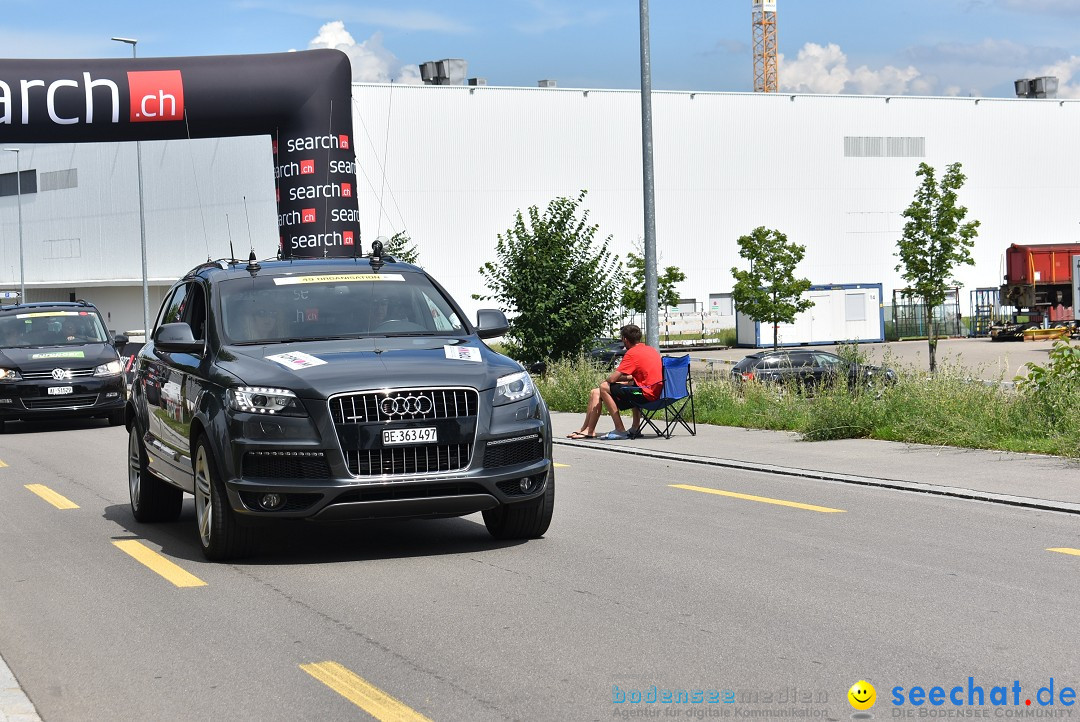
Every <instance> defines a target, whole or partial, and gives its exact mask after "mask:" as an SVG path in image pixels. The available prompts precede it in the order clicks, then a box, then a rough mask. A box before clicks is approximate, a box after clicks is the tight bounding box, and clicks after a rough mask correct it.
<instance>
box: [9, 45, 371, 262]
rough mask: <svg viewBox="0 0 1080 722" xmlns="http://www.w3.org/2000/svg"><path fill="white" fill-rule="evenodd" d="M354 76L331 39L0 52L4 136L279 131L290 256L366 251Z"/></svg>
mask: <svg viewBox="0 0 1080 722" xmlns="http://www.w3.org/2000/svg"><path fill="white" fill-rule="evenodd" d="M351 79H352V73H351V68H350V64H349V58H348V56H347V55H345V53H342V52H341V51H339V50H326V49H324V50H305V51H302V52H295V53H273V54H267V55H220V56H204V57H189V58H138V59H135V58H132V59H125V60H100V59H92V60H0V142H2V143H85V142H101V141H132V140H170V139H178V138H212V137H223V136H234V135H269V136H270V138H271V142H272V145H273V152H274V175H275V177H276V182H275V187H276V189H277V210H278V228H279V231H280V238H279V248H280V251H281V255H282V257H284V258H299V257H307V256H320V257H321V256H353V255H361V250H360V247H359V241H360V224H359V218H358V210H357V202H356V166H355V158H356V156H355V154H354V152H353V145H352V143H353V137H352V108H351V102H352V97H351V93H352V87H351Z"/></svg>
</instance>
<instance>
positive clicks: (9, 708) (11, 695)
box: [0, 656, 41, 722]
mask: <svg viewBox="0 0 1080 722" xmlns="http://www.w3.org/2000/svg"><path fill="white" fill-rule="evenodd" d="M0 722H41V717H39V716H38V713H37V710H36V709H35V708H34V703H33V702H31V701H30V698H29V697H27V696H26V693H25V692H23V691H22V687H20V686H19V681H18V680H17V679H15V675H13V674H12V673H11V670H10V669H8V666H7V663H6V662H5V661H4V658H3V657H2V656H0Z"/></svg>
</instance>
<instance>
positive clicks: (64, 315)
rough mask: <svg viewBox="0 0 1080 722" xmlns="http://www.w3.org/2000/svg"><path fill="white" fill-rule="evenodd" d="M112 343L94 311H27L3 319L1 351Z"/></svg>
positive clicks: (0, 339)
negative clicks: (109, 341)
mask: <svg viewBox="0 0 1080 722" xmlns="http://www.w3.org/2000/svg"><path fill="white" fill-rule="evenodd" d="M108 340H109V336H108V334H107V333H106V331H105V328H104V327H103V326H102V325H101V319H100V318H99V317H98V315H97V314H96V313H94V312H93V311H75V310H72V311H68V310H63V311H61V310H49V309H40V310H39V309H35V310H29V309H27V310H25V311H19V312H16V313H8V314H6V315H4V316H0V348H15V347H18V346H82V345H84V344H88V343H107V342H108Z"/></svg>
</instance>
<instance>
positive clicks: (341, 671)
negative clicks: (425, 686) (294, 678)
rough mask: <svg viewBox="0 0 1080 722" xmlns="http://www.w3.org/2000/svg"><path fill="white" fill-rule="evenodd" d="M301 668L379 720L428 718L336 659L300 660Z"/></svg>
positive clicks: (418, 720) (406, 721)
mask: <svg viewBox="0 0 1080 722" xmlns="http://www.w3.org/2000/svg"><path fill="white" fill-rule="evenodd" d="M300 669H302V670H304V671H305V672H307V673H308V674H310V675H311V676H312V677H314V678H315V679H317V680H319V681H320V682H322V683H323V684H325V685H326V686H327V687H329V688H330V689H332V690H334V691H335V692H337V693H338V694H340V695H341V696H342V697H344V698H345V699H347V700H349V701H350V702H352V703H353V704H355V705H356V706H357V707H359V708H360V709H362V710H364V711H365V712H367V713H368V714H369V715H371V716H372V717H374V718H375V719H377V720H382V722H424V721H426V722H431V720H430V719H428V718H427V717H425V716H424V715H422V714H420V713H419V712H417V711H416V710H414V709H413V708H411V707H409V706H408V705H406V704H404V703H402V702H400V701H398V700H396V699H394V698H393V697H391V696H390V695H388V694H387V693H386V692H383V691H382V690H381V689H379V688H378V687H376V686H375V685H373V684H371V683H370V682H368V681H367V680H365V679H364V678H362V677H360V676H358V675H356V674H354V673H353V672H351V671H349V670H348V669H347V668H346V667H343V666H342V665H340V664H338V663H337V662H317V663H315V664H301V665H300Z"/></svg>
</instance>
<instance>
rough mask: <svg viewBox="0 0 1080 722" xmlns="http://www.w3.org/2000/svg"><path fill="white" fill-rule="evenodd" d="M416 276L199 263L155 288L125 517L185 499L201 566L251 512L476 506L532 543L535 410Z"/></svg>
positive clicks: (547, 487) (535, 532)
mask: <svg viewBox="0 0 1080 722" xmlns="http://www.w3.org/2000/svg"><path fill="white" fill-rule="evenodd" d="M506 330H507V321H506V317H505V316H504V315H503V313H502V312H501V311H497V310H481V311H479V312H478V313H477V323H476V324H475V325H473V324H472V323H470V322H469V321H468V320H467V319H466V318H465V316H464V314H463V313H462V311H461V309H460V308H459V307H458V306H457V304H456V303H455V302H454V301H453V300H452V299H451V298H450V296H449V295H448V294H447V293H446V292H445V291H444V290H443V289H442V288H441V287H440V286H439V284H438V283H436V282H435V281H434V280H433V279H432V278H431V277H430V276H428V275H427V273H425V272H424V271H423V270H421V269H420V268H417V267H415V266H412V265H409V264H404V263H395V262H393V259H391V258H387V257H383V256H381V254H380V255H374V254H373V255H372V256H370V257H358V258H337V259H302V260H273V261H264V262H257V261H255V260H254V258H252V259H251V260H249V261H248V262H246V263H245V262H243V261H239V262H238V261H235V260H230V261H218V262H208V263H205V264H203V265H201V266H198V267H197V268H194V269H193V270H192V271H191V272H189V273H188V274H187V275H186V276H185V277H184V278H183V279H181V280H180V281H178V282H177V283H176V284H175V285H174V286H173V287H172V289H171V290H170V291H169V292H168V294H167V295H166V298H165V301H164V302H163V304H162V306H161V310H160V311H159V313H158V317H157V320H156V323H155V324H154V329H153V334H152V336H151V338H150V339H149V340H148V342H147V343H146V345H145V346H144V347H143V348H142V350H141V351H140V352H139V355H138V359H137V367H136V371H135V378H134V383H133V384H132V391H131V400H130V405H129V414H128V428H129V443H128V487H129V491H130V498H131V509H132V512H133V513H134V515H135V518H136V519H138V520H139V521H161V520H171V519H175V518H176V517H177V516H178V515H179V512H180V505H181V500H182V495H183V493H184V492H187V493H189V494H193V495H194V497H195V510H196V514H195V516H196V522H197V526H198V536H199V540H200V542H201V545H202V549H203V551H204V553H205V555H206V556H207V557H208V558H210V559H227V558H232V557H236V556H241V555H244V554H247V553H249V552H250V551H251V549H252V545H253V542H254V540H255V538H256V534H257V531H258V529H259V526H260V525H261V523H262V522H264V521H265V520H281V521H284V520H298V519H303V520H313V521H322V520H335V521H336V520H363V519H377V518H411V517H452V516H461V515H465V514H470V513H474V512H483V519H484V523H485V525H486V526H487V529H488V531H489V532H490V533H491V534H492V535H493V536H494V537H496V538H500V539H513V538H518V539H525V538H536V537H540V536H542V535H543V534H544V532H545V531H546V530H547V528H548V525H549V523H550V521H551V516H552V509H553V504H554V499H555V475H554V470H553V464H552V460H551V448H552V447H551V431H550V419H549V416H548V409H547V406H546V405H545V404H544V401H543V399H541V398H540V395H539V394H538V393H537V391H536V389H535V387H534V385H533V382H532V380H531V378H530V377H529V374H528V373H527V372H526V371H525V370H524V369H523V368H522V366H521V364H519V363H517V362H516V361H513V360H511V359H509V358H507V357H505V356H502V355H500V354H498V353H496V352H494V351H492V350H491V349H490V348H488V346H487V345H486V344H485V343H484V341H483V339H486V338H492V337H495V336H500V335H502V334H503V333H505V331H506Z"/></svg>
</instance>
